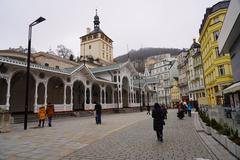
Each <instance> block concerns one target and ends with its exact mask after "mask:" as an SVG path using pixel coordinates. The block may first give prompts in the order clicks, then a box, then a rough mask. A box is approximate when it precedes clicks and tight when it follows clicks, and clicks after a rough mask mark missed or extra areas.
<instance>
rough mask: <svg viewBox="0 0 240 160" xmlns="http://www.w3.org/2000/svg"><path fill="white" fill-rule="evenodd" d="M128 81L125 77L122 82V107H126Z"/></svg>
mask: <svg viewBox="0 0 240 160" xmlns="http://www.w3.org/2000/svg"><path fill="white" fill-rule="evenodd" d="M128 94H129V81H128V79H127V77H123V80H122V103H123V107H128Z"/></svg>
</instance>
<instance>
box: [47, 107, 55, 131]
mask: <svg viewBox="0 0 240 160" xmlns="http://www.w3.org/2000/svg"><path fill="white" fill-rule="evenodd" d="M46 113H47V117H48V126H49V127H52V117H53V115H54V105H53V104H51V103H48V105H47V110H46Z"/></svg>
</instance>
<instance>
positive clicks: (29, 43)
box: [24, 17, 45, 130]
mask: <svg viewBox="0 0 240 160" xmlns="http://www.w3.org/2000/svg"><path fill="white" fill-rule="evenodd" d="M42 21H45V18H43V17H39V18H38V19H37V20H35V21H34V22H32V23H31V24H30V25H29V29H28V55H27V74H26V91H25V112H24V130H27V118H28V117H27V116H28V105H29V104H28V97H29V96H28V94H29V93H28V91H29V77H30V55H31V37H32V27H33V26H35V25H37V24H38V23H41V22H42Z"/></svg>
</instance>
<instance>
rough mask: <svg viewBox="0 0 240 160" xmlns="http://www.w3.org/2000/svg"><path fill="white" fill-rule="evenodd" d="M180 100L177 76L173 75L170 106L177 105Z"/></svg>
mask: <svg viewBox="0 0 240 160" xmlns="http://www.w3.org/2000/svg"><path fill="white" fill-rule="evenodd" d="M179 101H180V88H179V84H178V78H177V77H173V80H172V87H171V102H172V107H173V108H175V107H177V104H178V103H179Z"/></svg>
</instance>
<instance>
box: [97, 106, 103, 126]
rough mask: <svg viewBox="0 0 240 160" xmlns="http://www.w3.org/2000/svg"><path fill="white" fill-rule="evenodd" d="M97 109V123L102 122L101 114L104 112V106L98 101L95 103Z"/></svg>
mask: <svg viewBox="0 0 240 160" xmlns="http://www.w3.org/2000/svg"><path fill="white" fill-rule="evenodd" d="M95 111H96V124H101V123H102V119H101V114H102V106H101V104H99V103H96V105H95Z"/></svg>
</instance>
